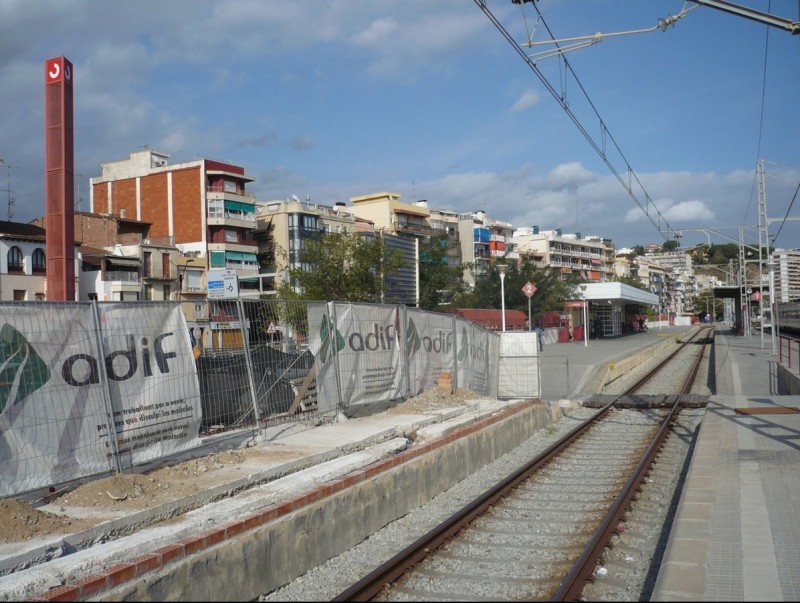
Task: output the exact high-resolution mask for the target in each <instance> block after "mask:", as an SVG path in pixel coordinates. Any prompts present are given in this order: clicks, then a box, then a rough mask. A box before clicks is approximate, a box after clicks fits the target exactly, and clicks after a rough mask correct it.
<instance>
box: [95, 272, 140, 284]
mask: <svg viewBox="0 0 800 603" xmlns="http://www.w3.org/2000/svg"><path fill="white" fill-rule="evenodd" d="M103 280H104V281H106V282H119V283H138V282H139V273H138V272H129V271H124V270H108V271H106V272H104V273H103Z"/></svg>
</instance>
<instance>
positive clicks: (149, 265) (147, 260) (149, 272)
mask: <svg viewBox="0 0 800 603" xmlns="http://www.w3.org/2000/svg"><path fill="white" fill-rule="evenodd" d="M143 276H153V254H152V253H150V252H149V251H145V252H144V275H143Z"/></svg>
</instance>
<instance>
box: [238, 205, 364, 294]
mask: <svg viewBox="0 0 800 603" xmlns="http://www.w3.org/2000/svg"><path fill="white" fill-rule="evenodd" d="M359 230H362V231H363V230H370V231H371V230H372V228H371V225H370V224H365V223H364V221H361V220H358V219H357V218H356V216H355V215H354V214H353V213H352V211H350V210H349V209H346V208H345V207H344V203H341V202H339V203H336V204H335V205H324V204H320V203H312V202H311V200H310V199H306V200H305V201H301V200H300V199H299V198H298V197H296V196H295V197H292V198H289V199H286V200H277V201H267V202H265V203H262V204H261V205H260V207H259V208H258V212H257V214H256V227H255V229H254V230H253V238H254V240H255V241H256V244H257V250H256V253H257V257H258V262H259V266H260V271H259V282H260V286H261V290H260V292H261V294H263V295H267V296H274V295H277V293H278V288H279V287H280V285H281V283H282V282H284V281H285V279H286V275H285V274H284V273H283V272H282V271H281V270H280V269H281V268H282V267H283V265H284V262H288V265H289V266H298V265H299V264H300V251H301V249H302V248H303V241H305V240H306V239H307V238H309V237H315V236H319V235H320V234H321V233H340V232H356V231H359Z"/></svg>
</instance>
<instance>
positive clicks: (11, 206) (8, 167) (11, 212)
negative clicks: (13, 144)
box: [0, 159, 14, 222]
mask: <svg viewBox="0 0 800 603" xmlns="http://www.w3.org/2000/svg"><path fill="white" fill-rule="evenodd" d="M3 165H5V166H6V170H8V183H7V184H8V186H7V187H6V188H0V191H6V192H7V193H8V221H9V222H11V220H12V218H13V217H14V197H12V196H11V168H13V167H14V166H13V165H7V164H6V163H5V161H3V159H0V167H1V166H3Z"/></svg>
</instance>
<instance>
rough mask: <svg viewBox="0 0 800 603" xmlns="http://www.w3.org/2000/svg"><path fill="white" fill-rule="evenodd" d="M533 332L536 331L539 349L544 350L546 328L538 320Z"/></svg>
mask: <svg viewBox="0 0 800 603" xmlns="http://www.w3.org/2000/svg"><path fill="white" fill-rule="evenodd" d="M533 332H534V333H536V340H537V341H538V342H539V351H540V352H544V343H543V341H542V340H543V339H544V329H543V328H542V325H541V324H540V323H539V321H538V320H537V321H536V326H535V327H533Z"/></svg>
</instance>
